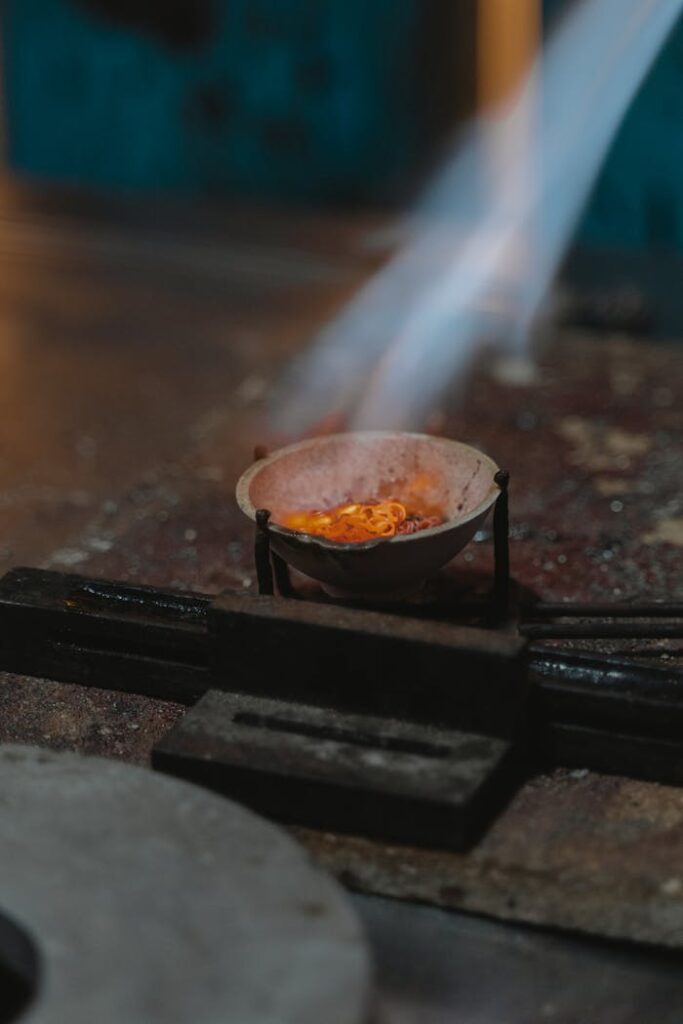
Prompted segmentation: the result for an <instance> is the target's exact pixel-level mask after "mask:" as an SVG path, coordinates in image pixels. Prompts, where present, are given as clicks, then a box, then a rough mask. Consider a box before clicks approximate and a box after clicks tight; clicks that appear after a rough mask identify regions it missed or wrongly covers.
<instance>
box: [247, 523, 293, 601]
mask: <svg viewBox="0 0 683 1024" xmlns="http://www.w3.org/2000/svg"><path fill="white" fill-rule="evenodd" d="M254 560H255V562H256V579H257V581H258V592H259V594H274V593H275V586H277V592H278V594H279V595H280V597H292V598H294V597H297V593H296V591H295V589H294V587H293V586H292V581H291V578H290V575H289V566H288V565H287V563H286V562H285V560H284V558H281V557H280V555H278V554H276V552H275V551H273V550H272V548H271V545H270V510H269V509H267V508H260V509H257V512H256V537H255V540H254Z"/></svg>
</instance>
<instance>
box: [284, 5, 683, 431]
mask: <svg viewBox="0 0 683 1024" xmlns="http://www.w3.org/2000/svg"><path fill="white" fill-rule="evenodd" d="M681 10H683V0H580V2H577V3H576V4H575V5H574V6H573V7H572V8H571V9H570V11H569V13H568V14H567V15H566V16H565V18H564V19H563V20H562V21H561V22H560V23H559V25H558V26H557V28H556V30H555V32H554V33H553V35H552V38H551V39H550V41H549V43H548V44H547V45H546V47H545V49H544V51H543V53H541V54H540V55H539V58H538V59H537V61H536V63H535V65H534V66H533V67H532V68H531V69H530V71H529V72H528V75H527V77H526V78H525V79H524V81H523V82H522V83H521V85H520V86H519V88H518V90H517V92H516V94H515V95H514V96H513V97H512V98H511V99H509V100H508V102H507V103H506V105H505V106H504V107H502V108H500V109H498V110H497V111H495V112H494V113H493V114H492V115H490V116H489V117H487V118H483V119H482V120H481V121H480V122H479V123H478V124H476V125H475V126H473V128H472V129H471V130H470V132H469V133H468V136H467V137H466V138H465V139H464V140H463V141H461V143H460V145H459V146H458V147H457V149H456V150H454V152H453V153H452V154H451V155H450V157H449V159H448V160H447V161H446V162H445V164H444V166H443V168H442V170H441V171H440V173H439V174H438V176H437V177H436V179H435V180H434V181H433V182H432V183H431V185H430V186H429V187H428V189H427V190H426V192H425V195H424V196H423V199H422V202H421V203H420V204H419V206H418V208H417V210H416V211H415V212H414V213H413V214H412V215H411V216H410V217H409V218H407V219H406V221H405V223H404V224H403V225H402V226H401V236H402V246H401V248H400V250H399V251H398V253H397V255H396V256H394V258H393V259H392V260H391V261H390V262H389V263H388V264H387V265H386V266H385V267H384V269H383V270H381V271H380V272H379V273H378V274H377V275H376V276H375V277H374V278H373V279H371V280H370V281H369V283H368V284H367V285H366V286H365V287H364V288H362V289H361V291H360V292H359V293H358V294H357V295H356V296H355V298H354V299H353V300H352V301H351V302H350V303H349V305H348V306H346V308H344V309H343V310H342V312H341V313H340V314H339V315H338V316H337V317H336V319H335V320H333V321H332V322H331V323H329V324H328V325H327V326H326V327H325V328H324V329H323V331H322V332H321V334H320V336H319V337H318V338H317V339H316V341H315V343H314V344H313V346H312V347H311V348H310V349H309V350H308V352H306V353H305V354H304V356H303V357H302V358H301V360H300V361H299V362H298V363H297V364H296V365H295V367H294V368H293V370H292V372H291V373H290V375H289V377H288V378H287V379H286V380H285V381H284V382H283V386H282V388H281V390H280V392H279V395H278V398H277V401H276V404H275V409H274V414H275V423H276V426H277V428H278V429H279V430H282V431H285V432H286V433H289V434H298V433H301V432H303V431H305V430H307V429H309V428H310V427H311V425H312V424H314V423H316V422H317V421H319V420H321V419H323V418H324V417H326V416H329V415H330V414H339V415H343V416H344V417H345V418H346V419H347V421H348V422H349V424H350V425H351V426H352V427H353V428H354V429H364V428H396V429H405V428H411V427H419V426H421V425H423V423H424V419H425V416H426V415H427V413H428V412H429V410H430V409H432V408H434V405H435V403H437V402H438V400H439V397H440V395H441V394H442V393H443V391H444V390H445V389H447V388H448V387H452V386H453V382H454V380H455V379H456V378H457V377H458V376H459V375H461V374H462V373H463V372H464V371H465V370H466V369H467V367H468V366H469V364H470V362H471V360H472V358H473V355H474V354H475V353H476V351H477V350H478V348H479V347H480V345H481V344H482V343H485V342H486V343H490V342H494V343H496V344H497V345H499V346H502V347H507V348H508V349H512V350H513V351H523V350H524V346H525V345H526V342H527V340H528V337H529V332H530V329H531V326H532V324H533V322H534V320H535V318H536V317H537V315H538V313H539V310H540V308H541V306H542V303H543V300H544V298H545V297H546V295H547V293H548V290H549V288H550V285H551V283H552V280H553V278H554V276H555V274H556V272H557V269H558V265H559V263H560V261H561V259H562V256H563V254H564V252H565V250H566V248H567V246H568V244H569V242H570V240H571V236H572V233H573V231H574V229H575V227H576V224H577V221H578V219H579V217H580V215H581V212H582V210H583V208H584V205H585V203H586V200H587V199H588V197H589V194H590V191H591V187H592V186H593V184H594V182H595V179H596V177H597V175H598V172H599V170H600V167H601V164H602V162H603V160H604V158H605V155H606V153H607V151H608V149H609V146H610V143H611V142H612V140H613V138H614V136H615V134H616V132H617V130H618V128H619V125H620V124H621V121H622V120H623V117H624V115H625V113H626V111H627V110H628V107H629V104H630V103H631V101H632V99H633V97H634V94H635V93H636V92H637V90H638V88H639V86H640V84H641V83H642V81H643V78H644V77H645V75H646V74H647V72H648V69H649V68H650V66H651V65H652V63H653V62H654V60H655V58H656V56H657V54H658V53H659V51H660V49H661V47H662V46H663V44H664V42H665V40H666V38H667V36H668V35H669V33H670V31H671V29H672V28H673V26H674V24H675V22H676V21H677V19H678V16H679V14H680V13H681Z"/></svg>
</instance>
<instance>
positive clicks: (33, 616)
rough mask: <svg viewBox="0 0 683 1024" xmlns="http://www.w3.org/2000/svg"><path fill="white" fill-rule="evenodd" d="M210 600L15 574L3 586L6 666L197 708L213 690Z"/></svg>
mask: <svg viewBox="0 0 683 1024" xmlns="http://www.w3.org/2000/svg"><path fill="white" fill-rule="evenodd" d="M209 604H210V599H208V598H205V597H198V596H195V595H193V594H183V593H174V592H172V591H160V590H156V589H154V588H153V587H143V586H131V585H129V584H125V583H111V582H108V581H106V580H96V579H90V578H88V577H84V576H76V575H68V574H65V573H59V572H47V571H42V570H39V569H14V570H12V571H11V572H9V573H7V575H6V576H4V577H3V578H2V579H1V580H0V666H1V667H2V669H4V670H5V671H9V672H17V673H20V674H23V675H33V676H46V677H47V678H49V679H57V680H62V681H65V682H74V683H82V684H84V685H88V686H99V687H107V688H110V689H115V690H124V691H132V692H135V693H143V694H147V695H148V696H153V697H160V698H162V699H165V700H174V701H179V702H180V703H192V702H193V701H194V700H196V699H197V697H198V696H200V695H201V694H202V693H203V692H204V691H205V690H206V689H207V686H208V681H207V668H206V662H207V656H206V609H207V607H208V605H209Z"/></svg>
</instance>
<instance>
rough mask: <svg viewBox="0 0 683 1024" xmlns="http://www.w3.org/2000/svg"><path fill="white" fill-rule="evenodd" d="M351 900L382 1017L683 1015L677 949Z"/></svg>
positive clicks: (596, 1021)
mask: <svg viewBox="0 0 683 1024" xmlns="http://www.w3.org/2000/svg"><path fill="white" fill-rule="evenodd" d="M353 902H354V906H355V908H356V910H357V911H358V912H359V913H360V916H361V918H362V920H363V923H364V925H365V928H366V930H367V933H368V937H369V940H370V944H371V947H372V951H373V954H374V957H375V965H376V972H377V989H378V993H377V1009H376V1016H375V1018H373V1020H374V1021H375V1022H376V1024H390V1022H391V1024H393V1022H394V1021H397V1022H400V1024H453V1022H455V1021H463V1022H464V1021H467V1024H501V1022H502V1021H505V1024H542V1022H544V1021H552V1022H553V1024H587V1022H588V1021H590V1022H591V1024H643V1022H644V1021H648V1022H649V1021H657V1022H658V1024H679V1022H680V1020H681V1006H682V1005H683V974H682V973H681V957H680V955H679V954H675V953H667V952H664V951H662V950H656V949H648V948H646V947H639V946H636V945H632V946H631V945H626V944H620V943H611V942H607V941H601V940H595V939H589V938H584V937H581V936H576V935H568V934H563V933H560V932H554V931H548V930H541V929H536V928H532V927H524V926H519V925H512V924H505V923H502V922H499V921H493V920H488V919H485V918H478V917H472V916H470V915H467V914H460V913H452V912H450V913H446V912H444V911H440V910H435V909H433V908H430V907H422V906H416V905H414V904H407V903H399V902H397V901H394V900H386V899H378V898H376V897H367V896H354V897H353ZM503 1007H504V1008H505V1009H504V1011H503V1012H501V1011H502V1008H503Z"/></svg>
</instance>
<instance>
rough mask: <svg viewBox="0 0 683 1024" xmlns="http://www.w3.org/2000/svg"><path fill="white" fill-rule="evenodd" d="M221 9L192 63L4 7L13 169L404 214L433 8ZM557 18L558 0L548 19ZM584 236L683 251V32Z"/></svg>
mask: <svg viewBox="0 0 683 1024" xmlns="http://www.w3.org/2000/svg"><path fill="white" fill-rule="evenodd" d="M213 2H214V8H215V12H216V18H215V26H214V31H213V32H212V33H211V34H210V36H209V37H208V38H207V39H206V40H204V42H202V43H201V44H200V45H198V46H197V47H195V48H194V49H187V50H179V49H177V48H175V49H174V48H171V47H169V46H166V45H165V44H164V43H163V41H162V40H160V39H158V38H157V37H155V36H153V35H145V34H143V33H141V32H136V31H133V30H128V29H126V28H124V27H119V26H117V25H116V24H114V23H110V22H108V21H106V20H105V19H103V18H100V17H95V16H92V15H89V14H88V13H87V11H86V10H84V8H83V7H81V6H79V5H78V4H77V3H76V2H75V0H5V3H4V7H3V11H4V14H3V25H2V28H3V36H4V50H5V73H6V79H7V81H6V94H7V98H8V112H7V114H8V128H9V141H10V156H11V161H12V163H13V165H14V166H15V167H16V168H17V169H18V170H20V171H22V172H25V173H29V174H34V175H39V176H42V177H49V178H54V179H61V180H69V181H77V182H86V183H91V184H95V185H106V186H113V187H116V188H130V189H141V188H142V189H145V188H149V189H166V190H175V191H178V190H180V191H188V192H203V193H207V192H211V191H220V192H237V193H238V194H244V193H256V194H266V195H275V196H293V197H306V198H310V199H313V200H318V199H341V200H344V199H354V198H362V199H365V200H371V201H372V200H373V199H376V198H378V197H379V198H391V195H392V190H393V189H394V188H397V187H398V183H399V182H400V181H401V180H402V178H403V177H404V176H405V174H406V172H407V171H408V170H409V169H410V167H411V166H412V165H413V164H414V163H415V161H416V157H417V155H418V154H419V153H420V151H421V147H422V146H423V144H424V141H425V135H426V132H427V128H426V124H425V121H426V119H425V118H424V116H423V114H422V107H421V101H420V99H419V97H418V91H417V85H416V74H417V71H416V66H415V65H416V61H415V49H416V38H417V35H418V20H419V12H420V9H422V11H424V4H425V0H213ZM472 2H475V0H472ZM562 2H563V0H546V9H547V13H548V14H550V12H551V10H554V9H557V8H558V7H561V5H562ZM661 2H668V0H661ZM421 5H422V8H421ZM434 63H436V61H435V62H434ZM580 235H581V237H582V238H583V239H584V240H587V241H590V242H598V243H604V244H614V245H632V246H646V245H652V244H655V245H661V246H666V247H672V246H676V247H679V248H683V23H682V24H680V25H679V26H678V28H677V30H676V32H675V33H674V35H673V36H672V38H671V40H670V42H669V43H668V45H667V47H666V51H665V52H664V53H663V55H662V57H661V59H660V60H659V62H658V64H657V65H656V67H655V69H654V70H653V72H652V74H651V75H650V76H649V78H648V80H647V82H646V84H645V86H644V88H643V89H642V91H641V93H640V95H639V97H638V99H637V100H636V102H635V104H634V105H633V107H632V109H631V111H630V113H629V116H628V118H627V120H626V122H625V124H624V125H623V128H622V130H621V131H620V133H619V137H618V139H617V140H616V143H615V145H614V148H613V150H612V152H611V154H610V156H609V159H608V160H607V163H606V165H605V168H604V171H603V174H602V176H601V178H600V181H599V183H598V185H597V188H596V189H595V192H594V195H593V198H592V200H591V203H590V205H589V208H588V210H587V213H586V217H585V220H584V222H583V224H582V227H581V231H580Z"/></svg>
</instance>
